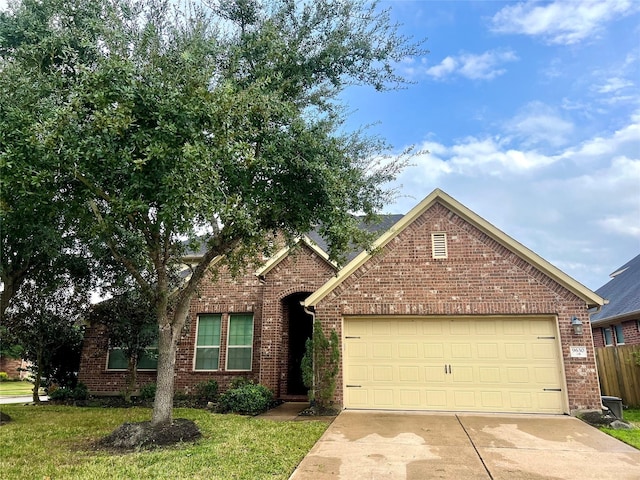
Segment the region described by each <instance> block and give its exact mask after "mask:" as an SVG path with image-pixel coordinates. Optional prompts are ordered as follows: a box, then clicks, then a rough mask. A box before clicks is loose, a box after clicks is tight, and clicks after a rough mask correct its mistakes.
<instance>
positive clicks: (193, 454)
mask: <svg viewBox="0 0 640 480" xmlns="http://www.w3.org/2000/svg"><path fill="white" fill-rule="evenodd" d="M1 410H2V412H4V413H6V414H8V415H10V416H11V417H12V419H13V421H12V422H9V423H8V424H4V425H2V426H0V458H1V459H2V461H1V462H0V478H3V479H7V480H12V479H16V480H17V479H24V478H34V479H36V478H37V479H42V478H48V479H51V480H55V479H63V478H64V479H82V480H91V479H96V480H97V479H99V480H103V479H104V478H153V479H171V480H174V479H181V478H185V479H186V478H189V479H194V480H196V479H231V478H233V479H238V480H239V479H262V478H264V479H266V478H268V479H287V478H289V476H290V475H291V473H292V472H293V470H294V469H295V467H296V466H297V465H298V463H299V462H300V461H301V460H302V458H303V457H304V456H305V455H306V453H307V452H308V451H309V450H310V449H311V447H312V446H313V444H314V443H315V442H316V441H317V439H318V438H319V437H320V435H322V433H323V432H324V431H325V429H326V428H327V424H326V423H325V422H319V421H304V422H301V421H290V422H273V421H270V420H262V419H259V418H253V417H243V416H239V415H217V414H212V413H209V412H207V411H205V410H196V409H176V410H175V413H174V417H175V418H188V419H191V420H193V421H195V422H196V423H197V425H198V426H199V428H200V431H201V432H202V438H201V439H200V440H199V441H198V442H197V443H195V444H184V445H181V446H179V447H175V448H169V449H163V450H155V451H141V452H137V453H131V454H125V455H115V454H110V453H106V452H103V451H95V450H93V449H92V448H91V445H92V443H93V442H95V441H96V440H97V439H99V438H100V437H102V436H105V435H107V434H108V433H110V432H111V431H112V430H114V429H115V428H116V427H117V426H119V425H120V424H122V423H124V422H139V421H144V420H149V419H150V418H151V411H150V410H149V409H146V408H127V409H123V408H79V407H62V406H52V405H51V406H49V405H48V406H22V405H2V407H1Z"/></svg>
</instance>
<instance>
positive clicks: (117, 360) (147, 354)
mask: <svg viewBox="0 0 640 480" xmlns="http://www.w3.org/2000/svg"><path fill="white" fill-rule="evenodd" d="M127 368H129V359H128V358H127V356H126V355H125V353H124V350H123V349H122V348H119V347H114V348H110V349H109V355H108V358H107V370H126V369H127ZM157 368H158V342H154V343H153V344H152V345H151V346H149V347H147V348H145V349H144V353H143V354H142V356H141V357H140V358H139V359H138V370H157Z"/></svg>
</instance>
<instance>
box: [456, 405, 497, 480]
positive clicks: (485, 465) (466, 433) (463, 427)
mask: <svg viewBox="0 0 640 480" xmlns="http://www.w3.org/2000/svg"><path fill="white" fill-rule="evenodd" d="M456 420H458V423H459V424H460V426H461V427H462V430H463V431H464V434H465V435H466V436H467V438H468V439H469V443H471V446H472V447H473V449H474V450H475V451H476V455H478V458H479V459H480V463H482V466H483V467H484V469H485V471H486V472H487V475H489V478H490V479H491V480H494V478H493V475H491V472H490V471H489V468H487V464H486V463H484V460H483V459H482V455H480V452H479V451H478V448H477V447H476V445H475V443H473V440H472V439H471V436H470V435H469V432H467V429H466V428H465V426H464V425H463V424H462V421H461V420H460V417H458V415H456Z"/></svg>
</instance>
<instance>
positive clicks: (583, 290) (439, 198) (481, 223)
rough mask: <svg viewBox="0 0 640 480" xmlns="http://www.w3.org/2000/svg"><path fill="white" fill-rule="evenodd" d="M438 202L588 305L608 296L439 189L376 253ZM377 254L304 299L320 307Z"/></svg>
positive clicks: (386, 237) (361, 258)
mask: <svg viewBox="0 0 640 480" xmlns="http://www.w3.org/2000/svg"><path fill="white" fill-rule="evenodd" d="M435 203H440V204H441V205H443V206H444V207H446V208H448V209H449V210H451V211H452V212H454V213H455V214H456V215H458V216H459V217H461V218H463V219H464V220H466V221H467V222H468V223H470V224H472V225H473V226H475V227H476V228H478V229H479V230H481V231H482V232H484V233H485V234H487V235H488V236H489V237H491V238H493V239H494V240H496V241H497V242H498V243H500V244H502V245H504V246H505V247H507V248H508V249H509V250H511V251H513V252H514V253H516V254H517V255H519V256H520V257H522V258H523V259H524V260H526V261H527V262H528V263H530V264H531V265H533V266H535V267H536V268H537V269H538V270H540V271H542V272H543V273H544V274H546V275H547V276H549V277H551V278H553V279H554V280H555V281H556V282H558V283H559V284H560V285H562V286H563V287H565V288H566V289H568V290H569V291H571V292H572V293H574V294H575V295H576V296H578V297H579V298H581V299H582V300H584V301H585V303H586V304H587V306H588V307H595V306H600V305H603V304H604V299H603V298H602V297H600V296H599V295H597V294H596V293H594V292H593V291H591V290H590V289H588V288H587V287H585V286H584V285H582V284H581V283H579V282H578V281H576V280H574V279H573V278H571V277H570V276H569V275H567V274H566V273H564V272H562V271H561V270H560V269H558V268H557V267H555V266H553V265H551V264H550V263H549V262H547V261H546V260H545V259H543V258H542V257H540V256H539V255H537V254H536V253H535V252H533V251H532V250H529V249H528V248H527V247H525V246H524V245H522V244H521V243H519V242H517V241H516V240H514V239H513V238H511V237H510V236H508V235H507V234H505V233H504V232H502V231H501V230H500V229H498V228H496V227H495V226H493V225H492V224H490V223H489V222H487V221H486V220H485V219H483V218H482V217H480V216H479V215H477V214H476V213H474V212H472V211H471V210H469V209H468V208H467V207H465V206H464V205H462V204H461V203H460V202H458V201H457V200H455V199H454V198H453V197H451V196H449V195H447V194H446V193H445V192H443V191H442V190H440V189H439V188H437V189H435V190H434V191H433V192H431V193H430V194H429V195H428V196H427V197H426V198H425V199H424V200H422V201H421V202H420V203H419V204H418V205H416V206H415V207H414V208H413V209H411V211H409V213H407V214H406V215H405V216H404V217H402V218H401V219H400V220H399V221H398V222H397V223H396V224H395V225H393V226H392V227H391V228H390V229H389V230H387V231H386V232H385V233H384V234H382V235H381V236H380V237H379V238H378V239H377V240H376V241H375V242H374V243H373V245H372V247H373V248H372V250H371V251H372V252H375V251H376V250H378V249H381V248H382V247H384V246H385V245H387V244H388V243H389V242H390V241H391V240H393V239H394V238H395V237H397V236H398V235H399V234H400V233H401V232H402V231H403V230H404V229H405V228H407V227H408V226H409V225H411V223H413V221H415V220H416V219H417V218H418V217H420V216H421V215H422V214H423V213H424V212H425V211H426V210H428V209H429V208H431V207H432V206H433V205H434V204H435ZM372 255H374V254H373V253H369V252H368V251H363V252H361V253H360V254H359V255H358V256H356V257H355V258H354V259H353V260H351V262H349V263H348V264H347V265H345V266H344V268H342V270H340V271H339V272H338V273H337V275H336V276H335V277H333V278H332V279H331V280H329V281H328V282H327V283H325V284H324V285H323V286H322V287H320V289H318V290H316V292H315V293H313V294H312V295H310V296H309V297H308V298H307V299H306V300H305V302H304V304H305V306H306V307H314V306H316V305H317V304H318V303H319V302H320V301H321V300H322V299H323V298H325V297H326V296H327V295H329V294H330V293H331V292H332V291H333V290H334V289H335V288H336V287H337V286H338V285H340V284H341V283H342V282H343V281H344V280H345V279H346V278H348V277H349V276H350V275H351V274H353V273H354V272H355V271H356V270H358V269H359V268H360V267H361V266H362V265H363V264H364V263H365V262H367V261H368V260H369V259H370V258H371V256H372Z"/></svg>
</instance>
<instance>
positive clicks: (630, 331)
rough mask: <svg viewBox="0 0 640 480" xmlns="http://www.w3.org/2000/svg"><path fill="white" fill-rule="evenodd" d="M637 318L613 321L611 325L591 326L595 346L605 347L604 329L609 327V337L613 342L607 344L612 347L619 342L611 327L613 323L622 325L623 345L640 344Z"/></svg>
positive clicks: (639, 329)
mask: <svg viewBox="0 0 640 480" xmlns="http://www.w3.org/2000/svg"><path fill="white" fill-rule="evenodd" d="M638 321H639V320H627V321H625V322H621V323H617V324H616V323H613V324H611V325H605V326H602V327H594V328H593V344H594V346H595V347H597V348H598V347H605V346H607V345H605V342H604V329H605V328H611V339H612V340H613V344H612V345H609V346H610V347H613V346H615V345H619V344H621V342H619V339H617V338H616V332H615V329H614V328H613V327H614V326H615V325H622V334H623V335H624V342H623V343H622V344H623V345H640V328H639V327H638Z"/></svg>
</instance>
